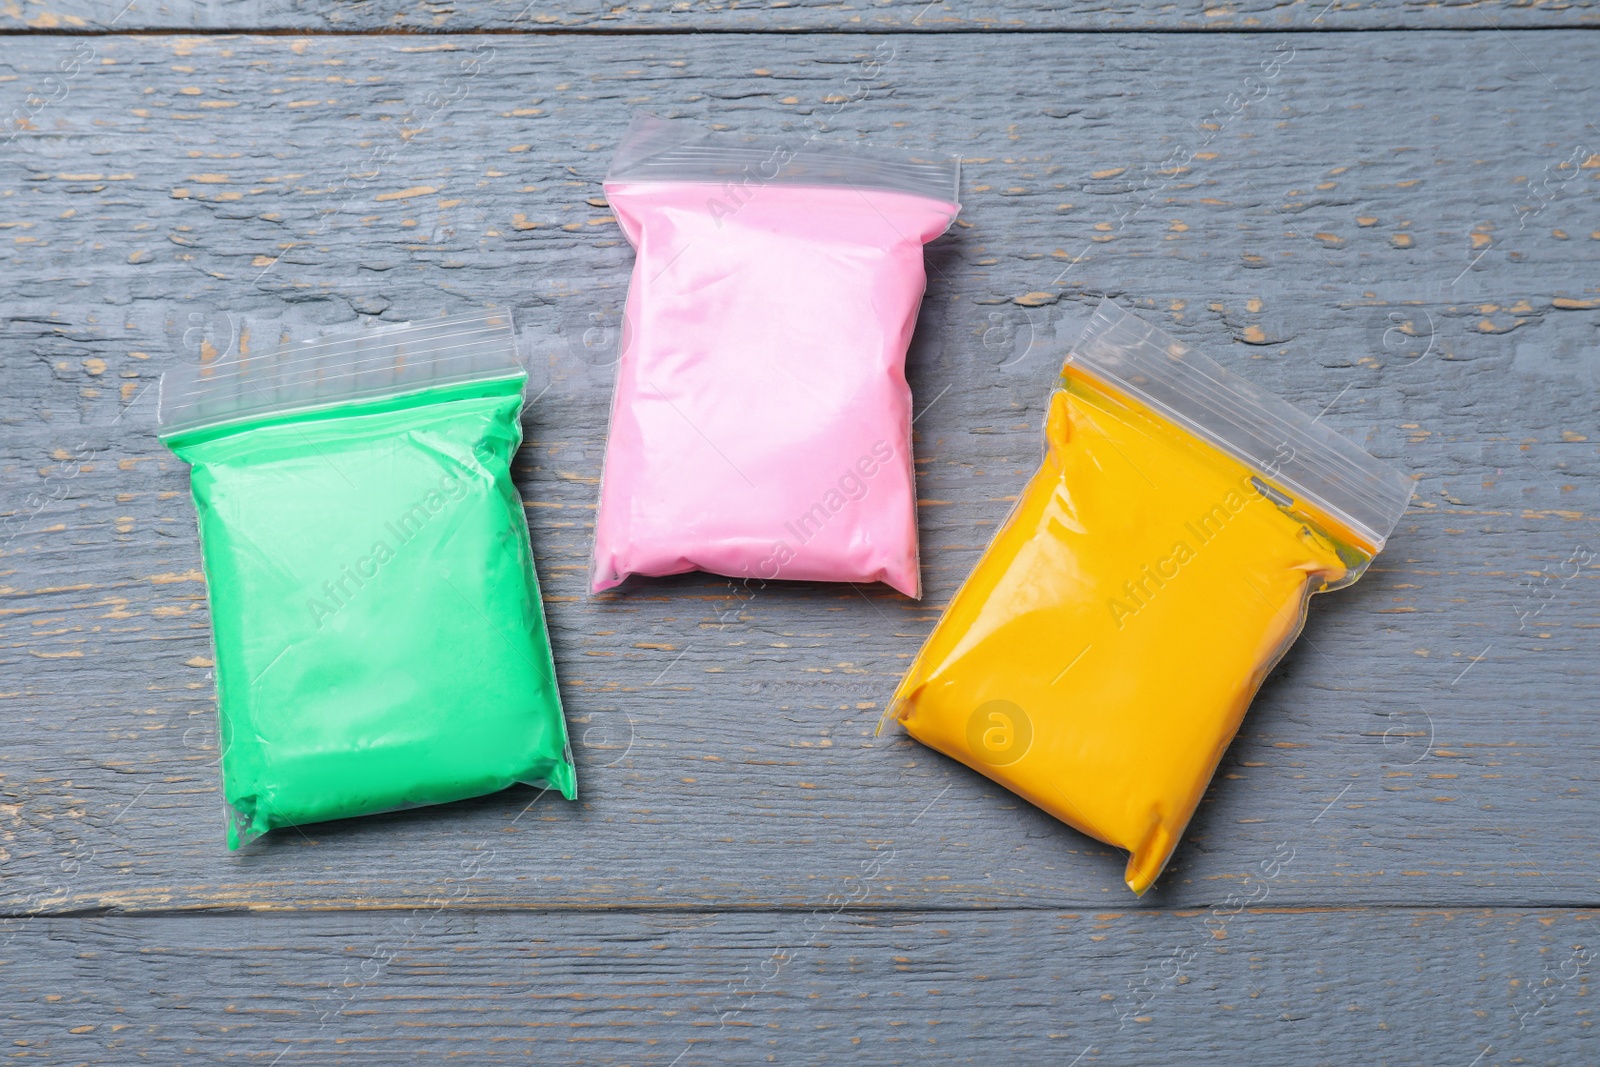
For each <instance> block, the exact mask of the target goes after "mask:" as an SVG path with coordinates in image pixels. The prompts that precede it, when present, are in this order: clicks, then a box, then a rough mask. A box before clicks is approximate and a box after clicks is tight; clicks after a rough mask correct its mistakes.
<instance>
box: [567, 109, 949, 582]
mask: <svg viewBox="0 0 1600 1067" xmlns="http://www.w3.org/2000/svg"><path fill="white" fill-rule="evenodd" d="M959 181H960V161H959V160H958V159H956V158H954V157H950V156H932V157H927V156H919V155H917V154H915V153H911V152H902V151H896V150H892V149H884V148H873V147H868V146H864V145H853V144H835V143H827V142H821V141H814V140H810V139H808V138H806V137H803V136H799V135H791V136H788V137H770V138H762V139H755V140H751V139H744V138H740V137H735V136H732V135H726V134H712V133H706V132H704V131H702V130H700V129H699V128H697V127H695V126H693V125H691V124H688V123H682V122H672V121H668V120H664V119H659V118H656V117H655V116H653V115H640V116H639V117H637V118H636V119H635V120H634V122H633V124H632V125H631V126H630V127H629V129H628V132H627V135H626V136H625V137H624V138H623V142H622V145H621V147H620V148H618V150H617V155H616V158H615V159H614V160H613V161H612V165H611V170H610V173H609V174H608V175H607V176H606V182H605V190H606V197H607V199H608V200H609V201H610V203H611V208H612V210H613V211H614V212H615V213H616V217H617V221H618V222H619V223H620V225H621V227H622V231H623V233H624V234H626V235H627V238H628V240H629V242H631V243H632V245H633V247H634V249H635V251H636V253H637V259H636V261H635V263H634V268H633V279H632V282H631V284H630V286H629V290H628V303H627V311H626V316H625V323H624V329H623V339H622V355H621V359H620V361H619V363H618V372H617V387H616V396H615V399H614V400H613V401H612V409H611V434H610V438H609V440H608V442H607V445H606V458H605V474H604V477H603V478H602V479H601V487H600V510H599V514H598V516H597V517H596V520H595V551H594V570H593V574H592V585H593V588H594V591H595V592H600V591H601V590H604V589H610V588H612V587H614V586H616V585H619V584H620V583H621V582H622V581H623V580H624V579H626V578H627V577H628V576H629V575H633V574H640V575H665V574H681V573H683V572H685V571H692V570H702V571H710V572H712V573H715V574H724V575H729V576H731V577H736V578H746V579H760V580H762V581H769V580H772V579H776V578H783V579H810V580H816V581H832V582H879V581H881V582H887V583H888V584H889V585H891V586H893V587H894V588H896V589H898V590H899V591H900V592H902V593H905V594H906V595H907V596H911V597H916V596H919V595H920V594H921V579H920V575H919V573H918V567H917V495H916V478H915V473H914V471H913V468H912V460H911V390H910V388H909V387H908V386H907V385H906V377H905V358H906V347H907V346H908V345H909V344H910V341H911V331H912V329H913V328H914V327H915V325H916V321H917V308H918V305H919V304H920V303H921V300H922V293H923V289H924V288H925V285H926V275H925V273H924V270H923V260H922V246H923V245H925V244H927V243H928V242H929V241H931V240H933V239H934V238H935V237H938V236H939V235H940V234H942V233H943V232H944V231H945V230H946V229H947V228H948V227H949V226H950V224H951V222H953V221H954V220H955V217H956V214H957V212H959V211H960V210H961V205H960V204H958V203H957V202H956V193H957V189H958V186H959Z"/></svg>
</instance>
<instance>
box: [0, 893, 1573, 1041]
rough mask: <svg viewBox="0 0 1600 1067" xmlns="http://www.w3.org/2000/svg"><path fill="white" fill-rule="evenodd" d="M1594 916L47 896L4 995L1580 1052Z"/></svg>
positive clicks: (693, 1031)
mask: <svg viewBox="0 0 1600 1067" xmlns="http://www.w3.org/2000/svg"><path fill="white" fill-rule="evenodd" d="M1595 922H1596V920H1595V913H1594V912H1592V911H1586V912H1572V911H1554V912H1504V911H1489V910H1475V911H1465V912H1448V911H1446V912H1439V911H1418V910H1412V909H1400V910H1390V909H1379V910H1373V911H1364V910H1363V911H1355V912H1322V913H1312V914H1285V913H1281V912H1258V911H1245V912H1242V913H1239V914H1233V915H1225V914H1216V913H1182V914H1180V913H1172V912H1133V913H1121V914H1117V913H1111V914H1096V915H1087V914H1070V913H1059V912H1048V911H1002V912H998V913H991V914H982V915H974V914H950V913H944V912H896V913H875V914H872V913H857V912H854V911H851V910H846V911H827V912H814V913H801V914H795V913H760V912H758V913H736V914H720V915H706V914H681V913H672V912H644V913H628V914H617V913H612V914H607V915H594V914H583V913H566V914H556V915H550V914H542V915H503V914H502V915H485V916H476V917H464V916H461V915H458V914H452V913H450V912H448V911H445V912H439V913H416V914H412V915H408V916H405V917H395V918H391V919H385V918H382V917H379V916H373V915H354V916H352V915H314V916H299V917H294V918H289V917H279V918H272V919H267V918H262V917H251V918H245V917H237V916H227V917H216V918H212V919H206V920H199V919H192V918H191V919H171V918H165V919H163V918H144V919H41V920H34V921H31V922H28V923H27V924H26V925H25V926H23V927H22V928H21V929H20V930H19V931H18V932H17V933H16V936H15V938H14V939H13V940H12V941H11V943H10V945H8V946H7V947H6V950H5V951H4V953H0V956H3V960H0V989H4V990H5V991H6V994H7V995H6V996H5V998H4V1007H3V1008H0V1018H3V1019H5V1021H6V1025H5V1030H6V1035H7V1037H8V1038H11V1039H12V1040H11V1041H10V1042H8V1045H9V1046H10V1047H11V1048H12V1050H13V1051H12V1055H14V1056H15V1057H17V1058H18V1059H23V1058H26V1059H28V1060H45V1061H48V1062H51V1063H75V1062H87V1063H104V1062H108V1061H115V1062H119V1063H122V1062H144V1061H150V1062H174V1061H179V1062H206V1063H221V1062H229V1063H233V1062H238V1063H277V1064H291V1063H309V1062H317V1063H328V1062H345V1061H348V1060H355V1059H367V1060H373V1061H377V1062H385V1063H397V1062H441V1061H443V1060H445V1059H446V1057H456V1058H460V1059H463V1060H465V1061H466V1062H470V1063H484V1064H495V1063H525V1062H528V1060H529V1059H532V1060H533V1061H534V1062H538V1063H555V1062H560V1063H570V1064H597V1065H598V1064H622V1063H631V1064H641V1063H643V1064H659V1065H665V1064H677V1065H678V1067H690V1065H700V1064H709V1063H752V1062H758V1061H759V1060H761V1059H766V1058H770V1059H771V1060H773V1061H774V1062H778V1063H825V1062H838V1061H841V1060H846V1059H847V1060H848V1061H849V1062H851V1063H870V1064H899V1063H905V1064H928V1063H981V1062H994V1061H995V1059H996V1057H997V1056H998V1058H999V1059H1000V1060H1001V1061H1002V1062H1008V1063H1062V1064H1065V1063H1078V1064H1080V1065H1082V1064H1090V1063H1126V1062H1132V1061H1146V1060H1150V1061H1155V1062H1162V1063H1185V1064H1188V1063H1194V1064H1216V1065H1223V1067H1225V1065H1228V1064H1236V1063H1239V1062H1251V1063H1275V1064H1307V1065H1310V1064H1322V1063H1441V1064H1460V1065H1462V1067H1468V1065H1471V1067H1491V1065H1504V1064H1513V1063H1529V1062H1533V1063H1583V1062H1588V1061H1589V1059H1590V1058H1591V1055H1592V1050H1593V1041H1594V1037H1593V1033H1592V1030H1593V1025H1594V1018H1593V1016H1594V1008H1593V1004H1592V1003H1591V1001H1590V996H1591V995H1592V994H1593V990H1594V973H1595V967H1596V964H1595V958H1596V951H1597V950H1596V949H1595V948H1594V947H1593V946H1594V943H1595V930H1594V926H1595ZM1380 959H1381V964H1379V962H1378V961H1379V960H1380ZM1585 1050H1588V1051H1585Z"/></svg>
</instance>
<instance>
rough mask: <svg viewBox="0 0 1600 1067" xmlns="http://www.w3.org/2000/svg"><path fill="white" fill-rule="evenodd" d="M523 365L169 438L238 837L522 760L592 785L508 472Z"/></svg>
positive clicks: (445, 785)
mask: <svg viewBox="0 0 1600 1067" xmlns="http://www.w3.org/2000/svg"><path fill="white" fill-rule="evenodd" d="M523 380H524V379H523V377H522V376H521V375H520V374H517V375H514V376H505V375H504V374H503V372H502V374H501V376H499V377H493V378H488V379H484V380H477V381H469V382H465V383H462V382H456V383H453V384H445V385H435V386H431V387H425V388H420V389H413V390H411V391H409V392H405V393H403V394H396V395H385V396H381V397H379V398H377V399H371V398H369V399H366V400H360V401H351V402H347V403H335V404H324V405H319V406H315V407H312V408H309V409H307V408H302V409H301V410H290V411H286V412H274V413H271V414H268V415H265V416H261V417H255V418H248V419H242V420H237V421H234V422H231V423H223V424H221V425H212V426H209V427H204V428H199V429H186V430H179V431H177V432H175V433H172V434H170V435H168V436H166V437H165V438H164V440H165V443H166V444H167V446H168V447H169V448H171V449H172V451H173V452H174V453H175V454H177V455H178V456H179V457H180V458H181V459H183V460H184V461H186V462H188V463H189V464H191V465H192V466H193V471H192V478H191V486H192V490H193V494H194V501H195V507H196V509H197V511H198V512H199V518H200V542H201V550H202V556H203V559H204V566H205V574H206V582H207V589H208V594H209V597H210V604H211V616H212V632H213V637H214V640H215V644H216V669H217V693H218V710H219V714H220V718H221V739H222V741H221V744H222V781H223V793H224V796H225V799H226V801H227V805H228V808H229V809H230V820H229V825H228V846H229V848H237V847H239V845H240V844H241V843H243V842H247V841H249V840H251V839H253V838H255V837H256V836H259V835H260V834H263V833H265V832H267V831H268V830H271V829H274V828H277V827H283V826H298V825H300V824H304V823H312V822H318V821H322V820H326V819H340V818H346V817H349V816H355V815H367V814H373V813H376V812H384V811H392V810H397V809H401V808H410V807H418V806H421V805H426V804H442V803H446V802H449V801H454V800H461V799H464V798H467V797H475V796H481V795H483V794H486V793H492V792H495V791H497V790H500V789H504V788H506V787H507V786H510V785H512V784H513V783H518V782H521V783H526V784H529V785H534V786H540V787H544V788H553V789H558V790H560V791H561V793H562V795H563V796H565V797H566V798H567V799H569V800H571V799H573V798H574V797H575V796H576V794H577V779H576V772H575V770H574V768H573V764H572V759H571V752H570V748H569V746H568V742H567V734H566V726H565V722H564V719H563V717H562V712H561V697H560V693H559V690H558V688H557V685H556V679H555V668H554V663H553V661H552V657H551V653H550V643H549V637H548V634H547V632H546V629H545V620H544V610H543V605H542V603H541V600H540V597H539V586H538V578H537V576H536V575H535V573H534V568H533V556H532V552H531V549H530V546H529V541H528V528H527V521H526V519H525V517H524V514H523V508H522V502H521V500H520V499H519V498H518V496H517V493H516V490H515V488H514V487H513V485H512V483H511V474H510V466H511V457H512V456H513V454H514V453H515V452H516V449H517V446H518V444H519V443H520V442H521V438H522V431H521V425H520V421H519V415H520V412H521V409H522V385H523Z"/></svg>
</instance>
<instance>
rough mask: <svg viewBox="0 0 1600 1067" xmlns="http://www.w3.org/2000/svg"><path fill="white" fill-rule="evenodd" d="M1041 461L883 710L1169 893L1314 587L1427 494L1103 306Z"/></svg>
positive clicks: (1363, 555)
mask: <svg viewBox="0 0 1600 1067" xmlns="http://www.w3.org/2000/svg"><path fill="white" fill-rule="evenodd" d="M1045 439H1046V453H1045V458H1044V462H1043V464H1042V465H1041V466H1040V468H1039V470H1038V472H1037V473H1036V474H1035V475H1034V476H1033V478H1032V479H1031V480H1030V481H1029V483H1028V485H1027V487H1026V488H1025V489H1024V491H1023V493H1022V496H1021V498H1020V499H1019V501H1018V503H1017V505H1016V507H1015V509H1014V510H1013V512H1012V514H1011V515H1010V517H1009V518H1008V519H1007V520H1006V522H1005V524H1004V525H1003V526H1002V527H1001V529H1000V531H999V532H998V533H997V534H996V536H995V538H994V540H993V541H992V542H991V544H990V545H989V547H988V549H987V550H986V551H985V553H984V555H983V557H982V558H981V559H980V560H979V562H978V564H977V566H976V567H975V569H974V570H973V573H972V574H971V576H970V577H969V578H968V579H967V581H966V583H965V584H964V585H963V586H962V588H961V589H960V591H959V592H957V594H956V596H955V598H954V599H953V600H952V601H951V603H950V605H949V607H948V608H946V610H945V612H944V614H943V615H942V617H941V618H940V620H939V623H938V624H937V625H936V626H935V628H934V630H933V632H932V634H930V635H929V637H928V640H927V642H926V643H925V644H924V646H923V648H922V650H921V652H920V653H919V654H918V656H917V658H916V660H915V661H914V663H913V665H912V667H911V669H910V671H909V672H908V673H907V675H906V677H905V679H904V681H902V683H901V685H900V687H899V688H898V690H897V691H896V693H895V696H894V700H893V701H892V703H891V706H890V708H889V714H890V715H892V716H893V717H895V718H896V719H898V721H899V722H901V723H902V724H903V725H904V726H905V728H906V730H907V731H908V732H909V733H910V734H911V735H912V736H913V737H916V738H917V739H918V740H920V741H922V742H924V743H925V744H928V745H930V746H931V747H933V748H936V749H938V750H939V751H941V752H944V753H945V754H947V755H949V756H952V757H954V758H955V759H958V760H961V761H962V762H964V763H966V764H968V765H969V766H971V767H973V768H974V769H976V770H978V771H980V772H981V773H983V774H985V775H987V776H989V777H990V778H992V779H994V780H995V781H996V782H999V783H1000V784H1001V785H1004V786H1006V787H1007V788H1008V789H1011V790H1012V791H1014V792H1016V793H1018V794H1019V795H1021V796H1022V797H1024V798H1025V799H1027V800H1029V801H1031V802H1032V803H1034V804H1036V805H1038V806H1039V807H1041V808H1043V809H1044V810H1046V811H1048V812H1050V813H1051V814H1052V815H1054V816H1056V817H1057V818H1059V819H1061V820H1062V821H1064V822H1066V823H1068V824H1070V825H1072V826H1074V827H1076V828H1077V829H1079V830H1081V831H1082V832H1084V833H1086V834H1089V835H1091V836H1093V837H1096V838H1099V839H1100V840H1102V841H1105V842H1107V843H1108V844H1112V845H1115V846H1117V847H1119V848H1123V849H1126V850H1128V852H1129V853H1130V858H1129V861H1128V868H1127V875H1126V880H1127V883H1128V885H1129V887H1130V888H1131V889H1133V890H1134V892H1136V893H1143V892H1144V891H1145V890H1146V889H1148V888H1149V887H1150V886H1151V885H1152V884H1153V883H1154V882H1155V880H1156V878H1157V876H1158V875H1159V874H1160V872H1161V870H1162V868H1163V867H1165V865H1166V863H1167V861H1168V859H1170V857H1171V855H1172V852H1173V850H1174V849H1175V848H1176V846H1177V844H1178V841H1179V839H1180V838H1181V837H1182V834H1183V831H1184V828H1185V826H1187V824H1188V822H1189V819H1190V817H1191V816H1192V815H1193V813H1194V810H1195V807H1196V806H1197V805H1198V804H1199V802H1200V798H1201V796H1202V795H1203V794H1204V792H1205V789H1206V786H1207V784H1208V783H1209V781H1210V779H1211V776H1212V774H1213V772H1214V771H1215V769H1216V766H1217V763H1218V761H1219V760H1220V759H1221V758H1222V755H1223V753H1224V752H1225V751H1226V749H1227V746H1228V744H1229V742H1230V741H1231V740H1232V738H1233V736H1234V734H1235V733H1236V732H1237V730H1238V728H1239V724H1240V722H1241V721H1242V719H1243V717H1244V713H1245V711H1246V709H1247V708H1248V707H1249V704H1250V701H1251V700H1252V699H1253V698H1254V696H1255V693H1256V691H1257V690H1258V689H1259V687H1260V685H1261V683H1262V681H1263V680H1264V679H1265V678H1266V676H1267V674H1268V672H1270V671H1271V669H1272V667H1273V666H1274V664H1276V663H1277V661H1278V659H1279V658H1280V657H1281V656H1282V655H1283V653H1284V652H1285V651H1287V649H1288V648H1289V646H1290V645H1291V644H1292V643H1293V642H1294V640H1295V638H1296V637H1297V636H1298V635H1299V633H1300V630H1301V628H1302V626H1303V625H1304V622H1305V617H1306V607H1307V600H1308V598H1309V597H1310V595H1311V594H1313V593H1316V592H1321V591H1325V590H1328V589H1332V588H1337V587H1339V586H1342V585H1347V584H1349V583H1350V582H1352V581H1354V580H1355V579H1356V578H1357V577H1358V576H1359V575H1360V574H1361V573H1362V572H1363V571H1364V570H1365V569H1366V567H1367V565H1368V564H1369V563H1370V562H1371V560H1372V558H1373V556H1375V555H1376V554H1377V553H1378V552H1379V551H1380V550H1381V549H1382V547H1383V545H1384V542H1385V541H1386V539H1387V538H1388V536H1389V534H1390V532H1391V531H1392V530H1393V528H1394V526H1395V524H1396V522H1398V521H1399V518H1400V516H1401V514H1402V513H1403V512H1404V509H1405V507H1406V504H1407V502H1408V501H1409V498H1410V493H1411V489H1410V486H1411V482H1410V479H1409V478H1407V477H1406V476H1405V475H1404V474H1402V473H1401V472H1399V471H1397V470H1395V469H1393V468H1391V467H1389V466H1388V465H1387V464H1385V463H1383V462H1381V461H1379V460H1377V459H1375V458H1373V457H1372V456H1370V455H1368V454H1367V453H1365V452H1364V451H1362V450H1361V449H1359V448H1357V447H1356V446H1355V445H1353V444H1351V443H1350V442H1349V441H1347V440H1345V439H1344V438H1343V437H1341V436H1339V435H1338V434H1337V433H1336V432H1335V431H1333V430H1332V429H1330V428H1328V427H1326V426H1325V425H1323V424H1321V423H1320V422H1319V421H1318V420H1316V419H1313V418H1311V417H1310V416H1307V415H1305V414H1303V413H1301V412H1300V411H1298V410H1297V409H1295V408H1294V407H1292V406H1291V405H1289V404H1287V403H1285V402H1284V401H1282V400H1281V399H1279V398H1277V397H1275V396H1273V395H1271V394H1269V393H1266V392H1265V391H1263V390H1261V389H1259V388H1257V387H1255V386H1253V385H1251V384H1250V383H1248V382H1246V381H1244V380H1243V379H1241V378H1239V377H1237V376H1236V375H1233V374H1231V373H1229V372H1227V371H1225V370H1224V369H1223V368H1222V367H1220V366H1219V365H1217V364H1216V363H1214V362H1212V361H1211V360H1209V359H1207V358H1206V357H1205V356H1203V355H1201V354H1200V353H1198V352H1195V351H1193V350H1191V349H1189V348H1188V347H1187V346H1185V345H1183V344H1181V343H1179V342H1178V341H1177V340H1175V339H1174V338H1172V337H1170V336H1169V335H1167V334H1165V333H1163V332H1162V331H1160V330H1158V329H1156V328H1155V327H1153V326H1150V325H1149V324H1147V323H1144V322H1142V321H1140V320H1139V319H1137V318H1136V317H1134V316H1132V315H1130V314H1128V313H1127V312H1125V311H1123V310H1122V309H1120V308H1118V307H1116V305H1114V304H1112V303H1111V302H1110V301H1106V302H1104V303H1103V304H1102V305H1101V307H1100V308H1099V310H1097V311H1096V313H1095V315H1094V317H1093V319H1092V320H1091V321H1090V323H1089V325H1088V327H1087V328H1086V329H1085V330H1084V332H1083V334H1082V336H1081V337H1080V338H1079V340H1078V341H1077V343H1076V344H1075V345H1074V346H1073V348H1072V350H1071V352H1070V354H1068V356H1067V357H1066V360H1065V364H1064V366H1063V368H1062V374H1061V378H1060V382H1059V385H1058V388H1057V390H1056V391H1055V393H1054V394H1053V395H1052V397H1051V401H1050V406H1049V412H1048V415H1047V417H1046V426H1045Z"/></svg>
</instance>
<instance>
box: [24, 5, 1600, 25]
mask: <svg viewBox="0 0 1600 1067" xmlns="http://www.w3.org/2000/svg"><path fill="white" fill-rule="evenodd" d="M1597 21H1600V13H1597V12H1596V8H1595V6H1594V4H1592V3H1589V2H1586V0H1578V2H1557V3H1538V4H1528V3H1515V2H1508V0H1465V2H1460V0H1452V2H1444V0H1427V2H1422V3H1407V4H1404V5H1393V4H1375V3H1363V2H1361V0H1287V2H1273V0H1232V2H1229V3H1225V4H1217V3H1209V2H1205V3H1202V2H1198V0H1189V2H1186V3H1176V4H1175V3H1168V2H1165V0H1135V2H1131V3H1130V2H1121V3H1118V2H1110V0H1086V2H1084V3H1074V4H1058V3H1049V2H1047V0H1001V2H999V3H976V2H974V0H880V2H876V3H869V2H863V0H757V2H744V0H740V2H736V3H735V2H728V0H690V2H687V3H684V2H673V3H660V2H657V0H641V2H637V3H609V2H608V3H598V2H595V0H564V2H560V3H546V2H535V3H530V2H529V0H468V2H463V3H452V4H448V5H444V4H434V3H427V2H425V0H364V2H361V3H338V2H335V0H310V2H308V0H295V2H293V3H288V2H285V0H230V2H228V3H225V4H219V3H216V2H215V0H131V2H125V0H115V2H112V3H96V2H94V0H15V2H13V3H10V4H8V5H6V9H5V10H4V11H0V29H9V30H19V31H27V30H35V31H52V30H54V31H108V30H109V31H115V32H128V31H132V30H147V29H156V30H171V31H179V32H185V31H190V32H228V31H234V32H238V31H244V32H254V31H267V30H290V31H301V32H324V33H325V32H336V33H373V32H382V33H393V32H396V31H422V32H431V33H462V32H468V31H474V30H493V31H505V30H511V31H537V32H540V33H548V32H552V31H560V30H601V31H605V32H608V33H614V32H622V31H635V32H646V33H649V32H662V31H666V32H685V31H691V32H705V31H728V30H737V31H765V32H772V31H777V32H800V31H810V32H819V31H822V32H846V33H884V32H919V31H920V32H940V31H945V32H948V31H964V30H983V31H1017V30H1080V31H1081V30H1090V31H1100V30H1151V29H1156V30H1245V31H1260V30H1268V31H1272V30H1285V29H1298V30H1370V29H1423V28H1448V29H1467V30H1478V29H1489V28H1494V27H1499V28H1503V29H1515V28H1521V29H1533V28H1538V29H1557V28H1574V27H1581V26H1593V25H1595V24H1596V22H1597Z"/></svg>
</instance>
